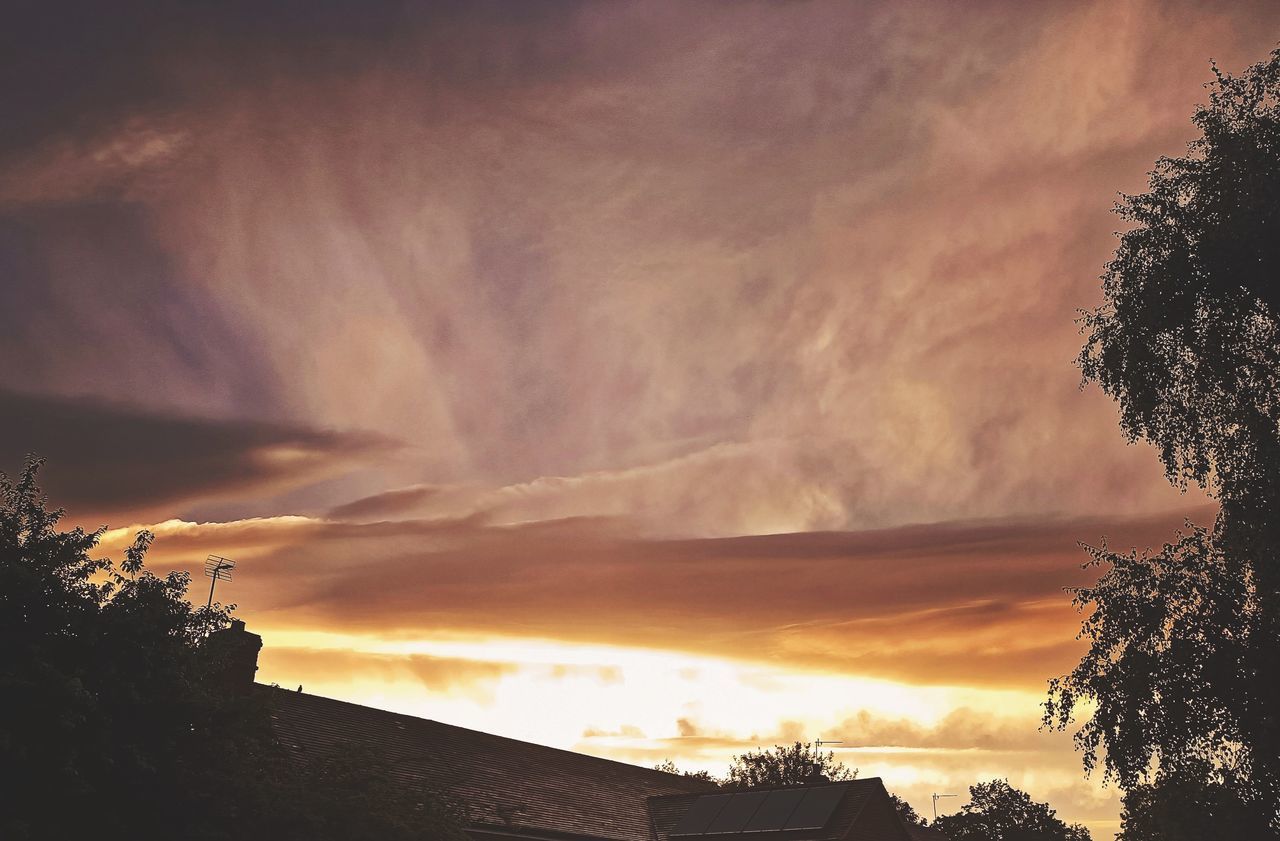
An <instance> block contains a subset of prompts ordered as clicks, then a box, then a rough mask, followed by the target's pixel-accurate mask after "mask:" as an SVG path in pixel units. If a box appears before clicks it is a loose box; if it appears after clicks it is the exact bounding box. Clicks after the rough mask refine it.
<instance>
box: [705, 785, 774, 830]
mask: <svg viewBox="0 0 1280 841" xmlns="http://www.w3.org/2000/svg"><path fill="white" fill-rule="evenodd" d="M768 796H769V792H767V791H742V792H739V793H737V794H735V795H733V796H732V797H731V798H730V800H729V802H728V803H726V804H725V807H724V808H723V809H721V810H720V814H718V815H716V817H715V820H713V821H711V826H709V827H707V835H714V834H720V833H728V832H741V831H742V828H743V827H744V826H746V825H747V821H749V820H751V816H752V815H754V814H755V813H756V810H757V809H759V808H760V806H761V805H762V804H763V803H764V801H765V799H766V798H768Z"/></svg>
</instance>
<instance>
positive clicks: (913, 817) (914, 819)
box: [889, 792, 929, 826]
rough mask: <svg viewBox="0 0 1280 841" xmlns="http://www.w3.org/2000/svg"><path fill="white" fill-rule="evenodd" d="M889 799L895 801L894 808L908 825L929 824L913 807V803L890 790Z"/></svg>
mask: <svg viewBox="0 0 1280 841" xmlns="http://www.w3.org/2000/svg"><path fill="white" fill-rule="evenodd" d="M889 799H890V800H892V801H893V808H894V809H896V810H897V812H898V817H900V818H902V822H903V823H905V824H906V825H907V826H928V825H929V822H928V821H927V820H925V819H924V818H922V817H920V813H919V812H917V811H916V810H915V809H913V808H912V806H911V804H910V803H908V802H907V801H905V800H903V799H902V798H901V797H899V796H898V795H896V794H894V793H893V792H889Z"/></svg>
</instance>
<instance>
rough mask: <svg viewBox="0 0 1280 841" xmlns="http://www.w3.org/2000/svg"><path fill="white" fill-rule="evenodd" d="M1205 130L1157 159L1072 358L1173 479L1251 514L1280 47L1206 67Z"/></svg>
mask: <svg viewBox="0 0 1280 841" xmlns="http://www.w3.org/2000/svg"><path fill="white" fill-rule="evenodd" d="M1213 69H1214V75H1215V81H1214V83H1213V84H1212V85H1210V86H1209V104H1208V105H1207V106H1202V107H1200V108H1199V109H1197V111H1196V112H1195V115H1194V117H1193V122H1194V123H1195V124H1196V125H1197V126H1198V127H1199V128H1200V130H1201V132H1202V135H1201V137H1199V138H1198V139H1196V140H1195V141H1193V142H1192V143H1191V144H1190V147H1189V154H1188V155H1186V156H1184V157H1181V158H1161V159H1160V160H1159V161H1158V162H1157V163H1156V168H1155V170H1154V171H1153V172H1152V173H1151V177H1150V181H1149V192H1147V193H1145V194H1142V195H1136V196H1124V197H1123V202H1122V203H1121V204H1120V205H1118V206H1117V212H1118V213H1119V215H1120V216H1121V217H1122V218H1124V219H1125V220H1127V221H1129V222H1131V223H1132V224H1133V228H1132V229H1131V230H1129V231H1128V232H1127V233H1125V234H1124V235H1123V236H1122V237H1121V239H1120V245H1119V247H1118V248H1117V250H1116V253H1115V256H1114V258H1113V259H1112V260H1111V262H1110V263H1108V264H1107V267H1106V271H1105V272H1104V274H1103V275H1102V287H1103V294H1104V298H1105V300H1104V303H1103V304H1102V305H1101V306H1100V307H1098V308H1097V309H1096V310H1094V311H1092V312H1090V313H1086V314H1085V315H1084V317H1083V325H1084V328H1085V330H1086V331H1087V333H1088V337H1087V340H1086V342H1085V345H1084V348H1083V350H1082V351H1081V353H1080V358H1079V364H1080V367H1081V370H1082V372H1083V374H1084V378H1085V380H1086V381H1093V382H1097V383H1098V384H1099V385H1100V386H1101V387H1102V389H1103V391H1105V392H1106V393H1107V394H1109V395H1111V396H1112V397H1114V398H1115V399H1116V400H1117V401H1118V402H1119V404H1120V411H1121V415H1120V425H1121V428H1122V429H1123V430H1124V432H1125V434H1126V435H1127V436H1128V437H1129V438H1130V439H1131V440H1138V439H1145V440H1147V441H1150V442H1151V443H1152V444H1153V445H1154V446H1155V447H1156V449H1157V450H1158V452H1159V453H1160V458H1161V460H1162V461H1163V462H1164V466H1165V469H1166V471H1167V473H1168V475H1169V478H1170V479H1171V480H1172V481H1174V482H1175V483H1177V484H1179V485H1181V486H1185V485H1186V484H1187V483H1188V482H1195V483H1197V484H1199V485H1201V486H1205V487H1210V488H1211V489H1212V490H1213V491H1214V492H1215V493H1216V495H1217V496H1218V498H1219V499H1220V500H1221V501H1222V502H1223V504H1224V506H1230V507H1233V508H1234V507H1236V506H1240V507H1242V508H1243V509H1244V510H1246V511H1251V510H1259V509H1260V508H1261V507H1262V506H1264V505H1266V504H1267V503H1269V502H1272V501H1274V500H1275V498H1276V491H1277V489H1278V488H1280V469H1278V468H1280V435H1278V434H1277V429H1278V424H1280V324H1278V323H1277V317H1278V316H1280V274H1278V273H1280V50H1276V51H1275V52H1273V53H1272V54H1271V57H1270V60H1269V61H1267V62H1265V63H1261V64H1257V65H1255V66H1253V67H1251V68H1249V69H1248V70H1247V71H1245V73H1243V74H1241V75H1240V76H1239V77H1233V76H1230V75H1227V74H1225V73H1222V72H1221V71H1220V70H1218V68H1217V67H1214V68H1213Z"/></svg>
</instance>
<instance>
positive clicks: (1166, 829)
mask: <svg viewBox="0 0 1280 841" xmlns="http://www.w3.org/2000/svg"><path fill="white" fill-rule="evenodd" d="M1204 776H1205V775H1203V774H1201V775H1195V776H1189V777H1188V778H1186V779H1183V780H1175V779H1172V778H1168V777H1166V778H1164V779H1162V780H1161V781H1160V782H1159V783H1143V784H1140V785H1137V786H1134V787H1133V788H1131V789H1129V790H1128V791H1127V792H1126V793H1125V798H1124V810H1123V811H1122V812H1121V813H1120V837H1121V838H1123V839H1124V841H1201V839H1205V838H1262V839H1265V838H1268V837H1274V836H1272V835H1270V834H1269V833H1267V832H1266V831H1265V830H1262V831H1259V829H1258V822H1257V820H1256V817H1255V816H1254V815H1253V814H1252V810H1251V808H1250V807H1249V804H1246V803H1242V802H1241V801H1240V799H1239V798H1238V797H1237V796H1236V794H1235V792H1234V791H1232V790H1231V788H1230V787H1228V786H1225V785H1222V784H1220V783H1204V782H1203V781H1202V780H1203V777H1204Z"/></svg>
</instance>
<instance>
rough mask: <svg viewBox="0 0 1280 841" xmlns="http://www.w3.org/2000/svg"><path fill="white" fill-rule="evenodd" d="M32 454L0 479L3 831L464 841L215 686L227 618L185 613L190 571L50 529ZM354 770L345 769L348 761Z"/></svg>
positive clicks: (368, 763) (12, 835)
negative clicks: (114, 556)
mask: <svg viewBox="0 0 1280 841" xmlns="http://www.w3.org/2000/svg"><path fill="white" fill-rule="evenodd" d="M39 464H40V463H39V462H38V461H34V460H32V461H30V462H28V464H27V465H26V467H25V468H24V469H23V471H22V473H21V474H20V475H19V476H18V478H17V479H16V480H12V479H10V478H9V477H8V476H6V475H5V474H3V473H0V639H3V640H4V644H5V652H4V657H3V658H0V705H2V709H0V755H3V756H4V759H5V763H6V766H7V767H8V768H10V769H15V768H16V769H21V773H17V774H9V775H7V778H6V788H5V792H4V796H3V797H0V838H5V839H14V840H15V841H37V839H39V840H41V841H42V840H43V839H65V838H76V837H93V838H102V839H126V838H127V839H130V841H133V839H138V838H184V839H197V841H201V840H203V839H208V841H215V839H217V840H219V841H220V840H221V839H258V838H264V839H265V838H273V839H286V840H287V839H304V838H305V839H364V838H369V839H374V838H377V839H380V840H381V839H398V840H399V841H411V840H413V841H425V839H442V840H443V839H461V838H463V837H464V836H462V835H461V831H460V828H459V823H458V821H457V817H456V814H455V812H454V810H453V809H452V808H451V807H450V806H449V805H448V804H447V803H445V802H444V801H443V800H441V799H440V798H437V797H435V796H434V795H431V794H429V793H426V794H424V793H420V792H408V791H404V790H401V789H399V788H398V787H396V786H394V785H392V783H391V782H390V780H391V777H390V776H389V774H388V773H387V772H386V770H385V769H383V768H380V767H379V765H378V764H377V762H376V761H374V759H373V758H372V757H358V755H357V754H356V753H353V752H352V751H354V750H356V749H351V750H348V751H344V752H342V753H341V754H340V755H334V756H324V757H317V758H316V759H315V760H314V761H311V762H308V763H306V764H301V763H300V762H298V761H297V760H296V759H295V758H294V757H291V756H289V755H287V754H286V753H285V752H284V751H283V750H282V748H281V746H280V745H278V744H277V743H276V741H275V739H274V738H273V735H272V732H271V727H270V719H269V715H268V712H269V711H268V710H267V708H266V706H265V701H264V699H263V695H262V693H244V692H238V693H237V692H231V691H228V688H227V686H226V682H225V680H222V679H221V678H222V677H223V676H224V675H225V670H226V668H227V664H226V663H225V662H224V660H225V656H224V652H221V651H219V649H218V647H217V646H215V645H210V644H208V643H207V640H210V639H212V637H211V636H210V634H211V633H212V632H214V631H217V630H220V629H222V628H225V627H227V625H228V624H229V621H230V616H231V611H232V610H233V607H224V606H222V605H217V604H215V605H212V606H210V607H193V606H192V604H191V602H190V601H189V600H188V599H187V588H188V586H189V585H190V577H189V575H188V574H187V573H184V572H171V573H169V574H168V575H166V576H163V577H160V576H157V575H155V574H153V573H152V572H150V571H149V570H147V569H146V567H145V563H144V558H145V554H146V551H147V548H148V547H149V546H150V544H151V540H152V535H151V534H150V533H148V532H145V531H144V532H140V533H139V534H138V535H137V537H136V539H135V540H134V542H133V543H132V545H131V546H130V547H129V548H128V549H126V550H125V553H124V558H123V559H122V560H121V562H120V563H119V564H118V565H117V564H115V563H114V562H112V561H111V560H110V559H108V558H98V557H94V556H93V552H94V550H95V548H96V546H97V544H98V541H99V539H100V537H101V536H102V533H103V532H102V530H99V531H95V532H86V531H84V530H83V529H81V528H74V529H71V530H69V531H59V530H58V527H57V526H58V522H59V520H60V517H61V512H60V511H57V510H51V509H50V508H49V507H48V505H47V501H46V499H45V498H44V496H43V495H42V494H41V493H40V490H39V487H38V486H37V481H36V478H37V471H38V469H39ZM357 759H358V761H357Z"/></svg>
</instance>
